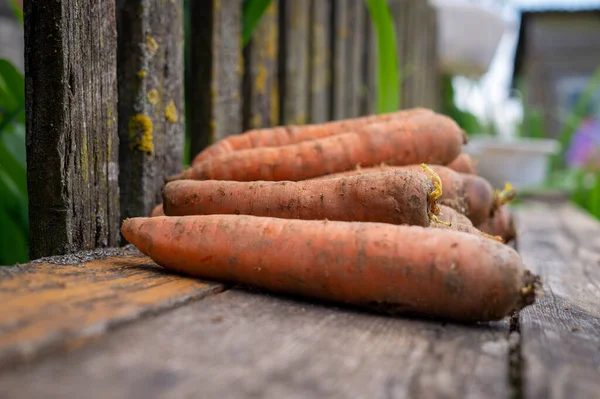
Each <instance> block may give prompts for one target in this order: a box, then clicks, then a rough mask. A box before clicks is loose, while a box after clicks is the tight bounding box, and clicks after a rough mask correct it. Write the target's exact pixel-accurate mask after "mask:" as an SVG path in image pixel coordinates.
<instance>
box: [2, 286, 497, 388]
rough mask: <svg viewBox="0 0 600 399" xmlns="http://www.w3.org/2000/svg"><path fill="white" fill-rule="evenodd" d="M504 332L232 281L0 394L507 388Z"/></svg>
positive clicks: (9, 381)
mask: <svg viewBox="0 0 600 399" xmlns="http://www.w3.org/2000/svg"><path fill="white" fill-rule="evenodd" d="M507 337H508V334H507V324H506V323H492V324H482V325H472V326H466V325H458V324H450V323H448V324H443V323H440V322H435V321H423V320H417V319H402V318H391V317H383V316H379V315H375V314H369V313H361V312H357V311H354V310H351V309H346V308H334V307H328V306H327V307H326V306H321V305H318V304H314V303H309V302H304V301H297V300H293V299H289V298H283V297H275V296H271V295H263V294H260V293H256V292H249V291H240V290H229V291H226V292H223V293H220V294H218V295H212V296H209V297H207V298H205V299H203V300H201V301H197V302H194V303H191V304H189V305H187V306H184V307H180V308H178V309H176V310H173V311H171V312H168V313H164V314H162V315H159V316H157V317H154V318H148V319H145V320H142V321H140V322H138V323H136V324H133V325H129V326H125V327H123V328H121V329H119V330H116V331H114V332H112V333H111V334H110V335H108V336H107V337H105V338H104V339H103V340H101V341H98V342H95V343H92V344H90V345H88V346H87V347H85V348H83V349H81V350H79V351H77V352H71V353H69V354H66V355H63V356H57V357H54V358H52V359H45V360H43V361H41V362H39V363H38V364H35V365H31V366H28V367H27V369H24V368H22V369H16V370H13V371H10V372H7V373H5V374H3V375H0V396H5V395H10V394H12V393H15V392H18V393H19V397H20V398H35V397H44V398H59V397H60V398H65V397H67V398H70V397H73V398H75V397H83V396H85V397H86V398H96V397H97V398H106V397H111V398H132V397H144V398H158V397H172V398H175V397H178V398H181V397H202V398H236V397H260V398H278V399H279V398H290V399H292V398H322V397H327V398H350V397H351V398H403V397H419V398H435V397H456V398H459V397H460V398H477V399H480V398H483V397H485V398H505V397H507V389H508V388H507V379H506V378H505V376H506V375H507V373H508V371H507V368H508V363H507V351H508V341H507ZM65 370H69V371H68V372H65ZM31 381H35V383H33V384H32V383H31Z"/></svg>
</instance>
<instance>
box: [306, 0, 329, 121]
mask: <svg viewBox="0 0 600 399" xmlns="http://www.w3.org/2000/svg"><path fill="white" fill-rule="evenodd" d="M331 3H332V2H331V0H311V16H310V18H311V22H310V24H311V25H310V55H309V57H310V71H309V82H310V93H309V107H310V108H309V109H310V123H323V122H327V121H329V120H330V118H331V117H330V113H331V108H330V106H331V103H330V98H331V91H330V90H331V62H330V59H331V36H332V35H331V23H332V20H331V11H332V10H331Z"/></svg>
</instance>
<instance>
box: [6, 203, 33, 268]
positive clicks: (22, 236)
mask: <svg viewBox="0 0 600 399" xmlns="http://www.w3.org/2000/svg"><path fill="white" fill-rule="evenodd" d="M0 226H2V228H1V229H0V266H3V265H14V264H15V263H26V262H28V261H29V248H28V234H27V233H25V232H23V231H22V230H21V229H19V227H18V226H17V225H16V224H15V222H14V221H13V218H11V216H10V214H8V213H7V212H6V210H4V209H3V208H2V207H1V206H0Z"/></svg>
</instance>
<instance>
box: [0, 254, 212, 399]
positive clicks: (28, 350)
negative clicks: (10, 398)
mask: <svg viewBox="0 0 600 399" xmlns="http://www.w3.org/2000/svg"><path fill="white" fill-rule="evenodd" d="M222 289H223V287H222V286H221V285H218V284H212V283H205V282H201V281H199V280H197V279H193V278H187V277H181V276H179V275H176V274H173V273H171V272H168V271H166V270H165V269H163V268H161V267H159V266H157V265H156V264H155V263H154V262H152V261H151V260H150V259H149V258H147V257H145V256H142V255H141V254H140V253H139V252H138V251H137V250H114V249H108V250H100V251H96V252H88V253H77V254H74V255H67V256H64V257H54V258H44V259H40V261H36V262H35V263H31V264H27V265H20V266H13V267H5V268H2V269H0V303H2V306H1V307H0V368H6V367H9V366H14V365H15V364H18V363H22V362H26V361H30V360H33V359H35V358H37V357H38V356H40V355H45V354H47V353H57V352H60V351H62V350H65V349H70V348H73V347H77V346H79V345H81V344H82V343H85V342H87V341H89V340H91V339H93V338H97V337H99V336H101V335H103V334H105V333H106V331H107V330H110V329H112V328H114V327H116V326H118V325H121V324H124V323H127V322H132V321H135V320H137V319H139V318H140V317H142V316H144V315H146V314H149V313H156V312H157V311H160V310H164V309H168V308H173V307H175V306H177V305H180V304H182V303H185V302H187V301H189V300H191V299H197V298H201V297H203V296H206V295H209V294H211V293H215V292H218V291H220V290H222ZM0 396H1V395H0Z"/></svg>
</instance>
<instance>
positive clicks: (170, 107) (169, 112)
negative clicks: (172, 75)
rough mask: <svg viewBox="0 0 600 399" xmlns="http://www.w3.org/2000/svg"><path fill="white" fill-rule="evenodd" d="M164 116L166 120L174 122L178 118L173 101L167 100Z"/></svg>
mask: <svg viewBox="0 0 600 399" xmlns="http://www.w3.org/2000/svg"><path fill="white" fill-rule="evenodd" d="M165 118H166V119H167V122H170V123H175V122H177V119H179V115H178V114H177V107H175V101H173V100H171V101H169V104H167V108H165Z"/></svg>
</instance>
